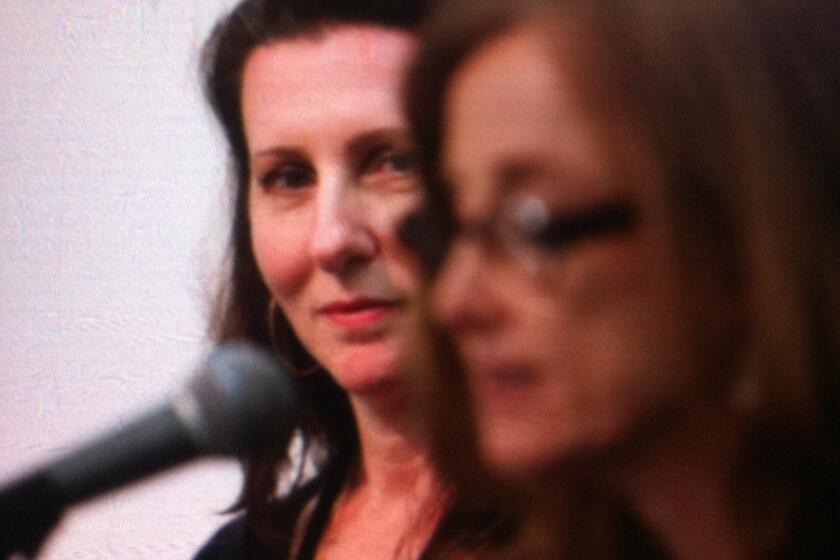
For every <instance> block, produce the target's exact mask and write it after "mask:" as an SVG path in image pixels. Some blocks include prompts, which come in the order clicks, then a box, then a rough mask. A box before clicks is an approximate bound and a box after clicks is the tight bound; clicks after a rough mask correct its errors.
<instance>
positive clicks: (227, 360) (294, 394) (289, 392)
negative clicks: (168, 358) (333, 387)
mask: <svg viewBox="0 0 840 560" xmlns="http://www.w3.org/2000/svg"><path fill="white" fill-rule="evenodd" d="M172 407H173V409H174V411H175V413H176V414H177V415H178V417H179V418H180V419H181V420H182V421H183V423H184V426H185V427H186V429H187V432H188V433H189V437H190V439H191V440H192V442H193V443H194V444H195V446H196V447H197V448H198V450H199V452H200V453H206V454H221V455H247V454H250V453H253V452H256V451H259V450H261V449H265V448H269V447H273V446H277V445H283V444H284V443H285V442H286V441H288V437H289V435H290V433H291V431H292V430H293V429H294V426H295V419H296V418H297V416H298V413H299V410H300V397H299V393H298V383H297V377H296V376H295V375H294V374H292V373H291V372H289V371H288V370H287V369H286V368H285V367H283V366H282V365H281V364H280V363H279V362H278V361H277V360H275V359H274V357H273V356H272V355H271V354H269V353H268V352H267V351H265V350H262V349H259V348H257V347H256V346H254V345H252V344H248V343H244V342H236V343H228V344H223V345H220V346H218V347H217V348H216V349H215V350H213V352H211V354H210V355H209V356H208V357H207V359H206V360H205V361H204V363H203V364H202V365H201V366H200V368H199V371H198V374H197V375H196V376H195V377H194V378H193V379H192V380H191V381H190V382H189V383H188V384H187V386H186V388H185V390H184V391H183V392H182V393H181V394H179V395H176V396H175V398H174V399H173V401H172Z"/></svg>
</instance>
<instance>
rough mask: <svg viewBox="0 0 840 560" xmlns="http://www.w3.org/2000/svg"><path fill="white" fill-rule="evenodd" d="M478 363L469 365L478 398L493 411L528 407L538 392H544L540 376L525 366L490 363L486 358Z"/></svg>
mask: <svg viewBox="0 0 840 560" xmlns="http://www.w3.org/2000/svg"><path fill="white" fill-rule="evenodd" d="M477 362H478V363H475V362H473V363H470V362H469V361H468V364H469V365H468V367H469V368H470V377H471V385H472V388H473V392H474V397H475V398H476V399H477V400H478V401H480V403H481V404H482V405H483V406H484V407H486V408H488V409H490V410H494V411H497V412H501V411H503V410H516V409H517V408H518V407H521V406H528V403H529V402H530V398H531V397H532V396H533V394H534V391H537V390H539V389H540V382H539V381H540V376H539V375H538V374H537V372H536V371H535V370H534V369H533V368H530V367H528V366H526V365H524V364H523V363H521V362H518V363H514V362H507V363H505V362H502V361H497V362H493V363H488V360H487V359H486V358H484V359H481V360H478V361H477Z"/></svg>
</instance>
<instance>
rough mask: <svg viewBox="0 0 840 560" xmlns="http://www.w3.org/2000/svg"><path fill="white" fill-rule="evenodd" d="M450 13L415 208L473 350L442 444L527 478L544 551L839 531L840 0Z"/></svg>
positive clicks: (705, 552) (431, 82)
mask: <svg viewBox="0 0 840 560" xmlns="http://www.w3.org/2000/svg"><path fill="white" fill-rule="evenodd" d="M440 14H441V15H440V16H439V17H438V18H437V19H436V20H435V21H433V22H432V23H431V24H430V25H429V27H428V29H427V32H426V34H425V36H424V38H423V40H424V46H423V49H422V51H421V54H420V57H419V60H418V61H417V62H416V64H415V65H414V67H413V70H412V73H411V79H410V80H409V84H408V88H407V95H408V98H409V103H408V104H409V112H410V115H411V120H412V124H413V125H414V126H415V129H416V131H417V135H418V138H419V142H420V144H421V147H422V150H423V158H424V163H425V168H426V172H427V174H428V179H429V181H428V183H429V193H428V199H429V208H430V212H429V213H428V215H426V216H425V219H424V220H416V221H413V222H410V223H409V224H407V226H406V227H405V228H404V229H403V234H404V237H405V238H406V239H407V240H408V241H409V242H410V243H413V244H414V245H415V246H416V248H417V250H418V251H419V252H420V254H421V256H423V257H424V260H425V262H426V264H427V267H428V269H429V271H430V272H432V273H435V274H436V275H435V277H434V283H433V285H432V291H431V303H432V307H433V311H434V314H435V315H436V318H437V319H438V321H439V322H440V323H441V324H442V325H443V327H444V328H445V329H446V331H447V332H448V333H449V334H450V335H451V337H452V341H453V343H454V345H455V347H456V349H457V351H458V357H459V359H460V360H461V361H462V363H463V366H464V368H463V369H464V371H465V373H466V375H465V380H464V382H463V393H464V396H463V398H468V399H469V403H470V405H471V406H470V407H469V408H470V409H471V412H472V415H471V417H470V418H463V417H462V416H463V410H464V409H465V408H466V407H449V408H448V409H447V410H449V411H450V414H448V415H441V414H440V413H438V414H436V415H435V416H430V417H431V419H432V421H433V422H436V426H435V427H436V438H437V446H438V451H439V456H440V457H441V462H442V463H443V464H444V465H445V466H446V467H447V468H448V469H449V470H450V472H453V473H454V476H455V477H456V479H461V480H469V479H470V478H471V477H472V472H473V470H474V463H471V462H470V461H467V460H464V459H463V458H462V457H461V455H460V453H462V450H463V449H469V446H468V445H465V442H469V441H470V440H471V438H472V439H473V440H474V441H475V442H476V448H477V454H478V457H477V460H478V461H480V462H481V463H482V464H484V465H486V466H487V467H488V468H489V470H490V471H492V472H493V473H494V474H495V475H496V476H497V477H499V478H500V479H502V480H504V481H505V482H506V483H507V484H508V485H509V487H511V488H513V489H516V490H522V489H524V490H525V494H524V495H525V496H527V500H528V501H529V502H530V503H533V504H536V505H537V510H538V512H539V513H538V514H537V515H535V519H538V520H541V522H543V530H542V532H541V533H540V534H541V535H542V537H543V540H542V541H538V540H533V539H532V540H531V541H530V542H528V543H527V545H525V548H524V549H523V550H525V551H526V552H525V553H524V555H525V556H537V555H540V556H544V557H554V555H555V554H558V555H559V554H562V553H564V552H565V553H567V554H569V556H566V557H569V558H597V557H616V558H628V557H643V558H649V557H657V556H667V557H674V558H788V557H789V558H828V557H837V554H838V553H840V552H838V551H839V550H840V549H839V548H838V543H840V536H838V534H837V531H836V528H837V519H838V517H837V516H838V503H840V497H839V496H838V487H840V479H838V473H840V470H839V469H838V466H840V464H839V463H838V458H840V454H838V437H840V430H838V428H840V426H838V423H840V417H838V397H840V386H838V384H839V381H838V374H840V372H838V368H839V367H840V355H838V353H840V235H838V234H839V233H840V231H839V230H840V194H838V189H840V187H838V181H840V103H838V101H837V100H838V99H840V42H838V41H837V33H838V31H840V7H838V5H837V4H836V3H832V2H814V3H809V4H808V5H802V4H800V3H799V2H793V1H792V0H791V1H788V0H782V1H775V2H759V1H746V0H745V1H738V0H705V1H700V0H686V1H681V2H672V1H670V0H661V1H656V0H615V1H611V2H586V1H574V0H572V1H566V2H563V1H557V2H499V1H494V2H490V1H487V2H480V1H479V2H476V1H472V2H463V3H459V2H454V3H451V4H449V5H446V6H444V7H443V9H442V10H441V12H440ZM424 225H425V227H424ZM426 371H427V372H428V373H431V374H434V375H437V377H436V378H435V379H433V380H432V383H430V387H429V388H428V395H427V400H429V402H430V403H434V405H437V403H438V402H439V401H440V399H441V398H446V396H447V395H452V394H453V393H457V386H456V388H454V389H453V375H452V371H445V370H443V369H427V370H426ZM470 422H472V424H473V425H474V429H473V430H472V431H471V430H470V429H469V427H470V425H471V423H470ZM456 426H463V427H465V428H464V429H463V430H461V431H460V432H459V433H455V432H454V431H453V427H456ZM546 521H547V522H548V523H547V524H546V523H545V522H546ZM536 527H537V524H536V522H535V524H534V528H533V532H532V533H527V532H526V534H525V536H526V537H534V536H535V535H536V534H537V533H538V529H537V528H536Z"/></svg>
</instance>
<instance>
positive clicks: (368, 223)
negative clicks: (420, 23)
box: [242, 26, 419, 394]
mask: <svg viewBox="0 0 840 560" xmlns="http://www.w3.org/2000/svg"><path fill="white" fill-rule="evenodd" d="M413 49H414V39H413V36H412V35H411V34H409V33H406V32H401V31H395V30H389V29H385V28H379V27H355V26H339V27H335V28H332V29H328V30H327V31H326V32H325V33H324V34H322V35H317V36H312V37H309V36H307V37H302V38H298V39H292V40H284V41H276V42H272V43H268V44H266V45H264V46H261V47H259V48H257V49H256V50H255V51H254V52H253V53H252V54H251V55H250V56H249V58H248V60H247V61H246V65H245V68H244V73H243V78H242V114H243V120H244V127H245V135H246V139H247V144H248V153H249V159H250V160H249V164H250V171H251V181H250V190H249V212H250V221H251V241H252V244H253V249H254V254H255V256H256V260H257V264H258V266H259V269H260V271H261V273H262V276H263V279H264V280H265V282H266V284H267V286H268V288H269V290H270V292H271V294H272V296H273V297H274V298H275V300H276V301H277V303H278V304H279V306H280V308H281V309H282V311H283V313H284V314H285V315H286V317H288V319H289V321H290V322H291V324H292V326H293V327H294V329H295V332H296V334H297V335H298V337H299V339H300V340H301V341H302V342H303V344H304V345H305V346H306V347H307V349H308V350H309V351H310V353H311V354H312V355H313V356H314V357H315V358H316V359H317V360H318V361H319V362H320V363H321V364H323V365H324V366H325V367H326V368H327V369H328V370H329V371H330V372H331V373H332V374H333V376H334V377H335V378H336V379H337V381H338V383H339V384H340V385H342V386H343V387H344V388H345V389H346V390H347V391H349V392H350V393H351V394H353V393H363V392H365V391H370V390H374V389H376V388H378V387H383V386H389V385H390V383H391V382H393V381H394V380H395V374H396V372H397V370H398V364H399V363H400V361H401V360H402V355H403V352H404V348H405V346H406V343H407V338H408V336H409V334H410V333H411V332H413V326H412V325H413V321H412V317H413V314H414V312H415V295H416V281H415V273H414V271H413V270H412V269H411V267H410V266H409V263H407V262H406V261H404V260H402V259H401V258H400V257H399V256H398V254H397V252H396V251H395V249H397V248H398V246H397V245H396V240H395V238H394V235H393V231H394V228H395V224H396V223H397V222H398V221H399V220H400V219H401V218H402V217H403V216H404V215H405V214H406V213H407V212H408V211H410V210H411V209H412V208H413V207H414V206H415V205H416V203H417V200H418V197H419V184H418V181H417V174H416V172H415V164H414V156H413V149H414V148H413V144H412V140H411V139H410V138H409V135H408V132H407V128H406V123H405V121H404V119H403V116H402V115H401V112H400V110H399V81H400V75H401V71H402V68H403V65H404V63H405V62H406V60H407V58H408V57H409V55H410V54H411V53H412V51H413ZM383 383H384V384H385V385H383Z"/></svg>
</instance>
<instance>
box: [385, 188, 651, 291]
mask: <svg viewBox="0 0 840 560" xmlns="http://www.w3.org/2000/svg"><path fill="white" fill-rule="evenodd" d="M440 206H441V207H440V208H437V209H436V208H435V206H434V205H432V204H427V205H426V206H425V207H424V208H423V209H422V210H420V211H419V212H417V213H415V214H413V215H412V216H410V217H409V218H408V219H407V220H406V221H405V222H404V223H403V224H402V225H401V226H400V228H399V235H400V238H401V239H402V240H403V242H404V243H406V245H408V246H409V247H410V248H412V249H413V250H414V251H415V253H416V254H417V255H418V256H419V257H420V260H421V261H422V262H423V264H424V266H425V268H426V271H427V272H429V273H430V274H433V273H434V272H436V271H437V270H438V269H439V268H440V266H441V265H442V264H443V261H444V260H445V258H446V255H447V253H448V251H449V249H450V248H451V246H452V245H453V244H454V243H457V242H460V241H466V240H471V241H473V242H476V243H478V244H479V245H480V246H481V247H482V249H483V250H484V251H486V252H487V254H491V255H495V256H498V257H500V258H510V259H511V260H512V261H516V262H518V263H519V265H520V266H521V267H522V268H523V269H524V270H526V271H527V272H528V273H529V274H532V275H536V274H538V273H539V271H540V270H541V269H542V268H543V264H544V263H545V262H546V261H547V260H549V259H555V258H557V257H559V256H561V255H562V254H563V253H564V252H565V251H566V249H567V248H568V247H569V246H570V245H571V244H573V243H575V242H577V241H580V240H582V239H584V238H588V237H590V236H595V235H603V234H607V233H617V232H621V231H627V230H629V229H631V228H632V227H633V226H634V225H635V223H636V220H637V216H636V211H635V208H634V207H633V206H632V205H631V204H629V203H627V202H624V201H610V202H603V203H599V204H596V205H592V206H588V207H585V208H583V209H581V210H575V211H571V212H570V211H562V212H558V211H553V210H552V209H551V208H550V207H549V205H548V204H547V203H546V202H545V201H544V200H542V199H541V198H539V197H536V196H533V195H521V194H520V195H514V196H511V197H509V198H508V199H506V200H505V201H504V202H503V203H502V204H500V205H499V207H498V210H497V211H496V212H494V213H493V214H491V215H490V216H488V217H487V218H484V219H479V220H470V221H463V222H460V223H459V222H458V221H456V220H455V219H454V218H453V216H452V214H451V211H450V210H449V209H448V205H446V206H444V205H440Z"/></svg>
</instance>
